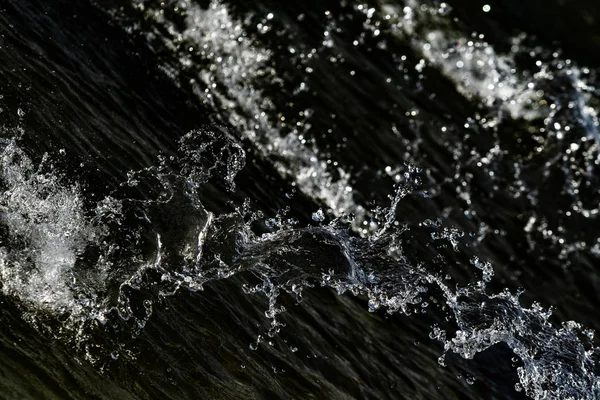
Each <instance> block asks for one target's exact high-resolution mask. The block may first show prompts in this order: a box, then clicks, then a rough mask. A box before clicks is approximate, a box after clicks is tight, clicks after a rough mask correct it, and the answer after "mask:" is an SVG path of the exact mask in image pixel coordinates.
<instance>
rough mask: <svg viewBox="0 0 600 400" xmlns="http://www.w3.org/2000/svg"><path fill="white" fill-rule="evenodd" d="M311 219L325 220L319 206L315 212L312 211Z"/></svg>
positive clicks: (316, 220)
mask: <svg viewBox="0 0 600 400" xmlns="http://www.w3.org/2000/svg"><path fill="white" fill-rule="evenodd" d="M312 219H313V221H315V222H323V221H324V220H325V214H324V213H323V209H322V208H319V209H318V210H317V211H316V212H314V213H313V215H312Z"/></svg>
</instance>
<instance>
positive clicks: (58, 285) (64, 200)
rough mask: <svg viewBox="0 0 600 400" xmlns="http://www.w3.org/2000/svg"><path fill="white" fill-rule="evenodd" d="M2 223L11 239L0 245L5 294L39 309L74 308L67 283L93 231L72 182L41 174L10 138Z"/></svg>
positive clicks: (1, 170) (0, 169) (1, 171)
mask: <svg viewBox="0 0 600 400" xmlns="http://www.w3.org/2000/svg"><path fill="white" fill-rule="evenodd" d="M0 160H1V165H0V179H1V181H2V183H3V184H4V186H5V187H4V190H3V191H2V193H1V194H0V223H1V224H2V225H3V226H5V227H6V228H7V229H8V236H9V238H10V241H11V242H13V243H10V244H8V243H3V244H2V247H0V279H1V282H2V291H3V292H4V294H7V295H10V296H15V297H18V298H19V299H20V300H21V301H23V302H26V303H31V304H33V305H34V306H35V307H37V308H42V309H48V310H52V311H55V312H77V311H78V310H79V305H78V303H77V301H76V300H75V298H74V297H73V293H72V291H71V289H70V287H69V284H70V282H71V281H72V280H73V277H72V275H71V273H72V269H73V267H74V265H75V262H76V260H77V256H78V255H79V254H80V253H81V252H82V251H83V250H84V248H85V245H86V243H87V242H88V241H90V240H92V239H93V238H94V236H95V229H94V228H93V227H92V226H91V224H90V223H89V222H88V221H87V220H86V217H85V215H84V212H83V204H82V203H83V201H82V198H81V195H80V191H79V188H78V187H77V186H76V185H72V186H68V185H66V186H65V185H62V184H61V183H60V182H59V178H58V177H57V176H56V175H53V174H51V173H42V172H40V171H39V169H36V167H35V166H34V165H33V163H32V162H31V160H30V159H29V158H28V157H27V155H26V154H25V153H24V152H23V151H22V150H20V149H19V148H18V147H17V146H16V144H15V143H14V142H10V143H9V144H8V145H7V146H6V147H5V148H4V150H3V151H2V153H1V154H0Z"/></svg>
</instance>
